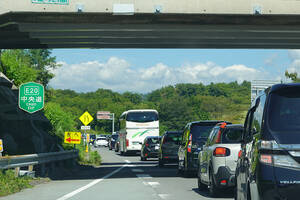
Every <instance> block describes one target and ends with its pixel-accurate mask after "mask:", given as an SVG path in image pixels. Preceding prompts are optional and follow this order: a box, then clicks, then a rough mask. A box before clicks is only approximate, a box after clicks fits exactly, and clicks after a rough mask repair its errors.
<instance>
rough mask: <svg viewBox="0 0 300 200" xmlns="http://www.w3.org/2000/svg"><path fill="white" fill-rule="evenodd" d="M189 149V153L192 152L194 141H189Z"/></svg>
mask: <svg viewBox="0 0 300 200" xmlns="http://www.w3.org/2000/svg"><path fill="white" fill-rule="evenodd" d="M187 151H188V152H189V153H191V152H192V141H189V143H188V146H187Z"/></svg>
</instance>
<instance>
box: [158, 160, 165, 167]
mask: <svg viewBox="0 0 300 200" xmlns="http://www.w3.org/2000/svg"><path fill="white" fill-rule="evenodd" d="M158 167H161V168H162V167H164V161H163V160H162V159H158Z"/></svg>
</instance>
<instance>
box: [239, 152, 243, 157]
mask: <svg viewBox="0 0 300 200" xmlns="http://www.w3.org/2000/svg"><path fill="white" fill-rule="evenodd" d="M242 154H243V151H242V150H240V151H239V154H238V158H240V157H242Z"/></svg>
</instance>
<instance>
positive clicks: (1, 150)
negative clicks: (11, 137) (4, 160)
mask: <svg viewBox="0 0 300 200" xmlns="http://www.w3.org/2000/svg"><path fill="white" fill-rule="evenodd" d="M2 152H3V141H2V140H0V153H2Z"/></svg>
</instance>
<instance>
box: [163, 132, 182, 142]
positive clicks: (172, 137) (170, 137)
mask: <svg viewBox="0 0 300 200" xmlns="http://www.w3.org/2000/svg"><path fill="white" fill-rule="evenodd" d="M181 137H182V135H181V134H179V135H175V134H174V135H173V134H172V135H166V136H165V137H164V143H165V144H167V143H175V144H179V142H180V140H181Z"/></svg>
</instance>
